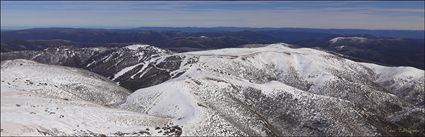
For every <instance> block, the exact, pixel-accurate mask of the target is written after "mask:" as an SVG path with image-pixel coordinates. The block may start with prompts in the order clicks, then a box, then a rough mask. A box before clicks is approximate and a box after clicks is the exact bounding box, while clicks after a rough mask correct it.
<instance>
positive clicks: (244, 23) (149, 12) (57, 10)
mask: <svg viewBox="0 0 425 137" xmlns="http://www.w3.org/2000/svg"><path fill="white" fill-rule="evenodd" d="M424 21H425V20H424V1H415V2H412V1H411V2H403V1H397V2H390V1H383V2H376V1H375V2H373V1H364V2H350V1H342V2H335V1H332V2H325V1H317V2H290V1H281V2H278V1H266V2H261V1H253V2H248V1H245V2H243V1H236V2H229V1H227V2H226V1H222V2H217V1H216V2H208V1H202V2H194V1H190V2H184V1H176V2H161V1H159V2H153V1H148V2H140V1H108V2H102V1H91V2H83V1H79V2H78V1H65V2H54V1H27V2H22V1H21V2H12V1H1V26H2V28H31V27H100V28H132V27H141V26H158V27H161V26H162V27H216V26H233V27H303V28H358V29H391V30H395V29H397V30H424Z"/></svg>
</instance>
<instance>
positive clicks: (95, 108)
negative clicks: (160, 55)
mask: <svg viewBox="0 0 425 137" xmlns="http://www.w3.org/2000/svg"><path fill="white" fill-rule="evenodd" d="M128 95H129V91H128V90H126V89H124V88H122V87H119V86H117V85H116V84H115V83H114V82H112V81H110V80H109V79H106V78H103V77H102V76H99V75H98V74H95V73H93V72H89V71H87V70H82V69H76V68H69V67H62V66H55V65H45V64H40V63H37V62H34V61H28V60H9V61H3V62H1V135H2V136H9V135H13V136H16V135H23V136H34V135H54V136H58V135H68V136H69V135H101V134H104V135H124V134H129V135H149V134H151V135H163V133H161V134H159V133H158V131H167V130H171V129H173V128H171V127H168V129H167V127H166V126H164V125H168V126H173V125H171V123H170V122H171V121H170V119H168V118H163V117H154V116H148V115H145V114H140V113H135V112H130V111H125V110H120V109H116V108H113V106H115V105H117V104H119V103H121V102H122V101H124V100H125V99H126V97H127V96H128ZM156 127H164V129H156V130H155V128H156ZM149 130H151V131H149ZM171 133H173V134H174V132H170V133H168V134H171Z"/></svg>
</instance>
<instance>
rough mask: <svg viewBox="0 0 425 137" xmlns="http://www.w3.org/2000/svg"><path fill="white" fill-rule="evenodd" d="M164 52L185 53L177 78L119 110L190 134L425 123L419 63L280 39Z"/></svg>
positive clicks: (338, 130) (334, 131)
mask: <svg viewBox="0 0 425 137" xmlns="http://www.w3.org/2000/svg"><path fill="white" fill-rule="evenodd" d="M170 57H180V58H186V59H184V60H183V61H182V62H181V63H180V67H179V69H177V70H174V71H171V73H170V74H179V76H177V77H176V78H174V79H171V80H168V81H166V82H164V83H162V84H159V85H156V86H152V87H149V88H143V89H139V90H137V91H136V92H134V93H133V94H131V95H130V96H129V97H128V99H127V102H126V103H124V104H122V105H121V107H122V108H124V109H129V110H132V111H136V112H141V113H147V114H151V115H161V116H167V117H171V118H173V119H174V120H175V123H179V124H183V125H188V126H190V128H189V129H193V130H191V131H186V132H190V134H193V135H202V134H208V135H335V136H337V135H357V136H369V135H390V134H396V133H391V132H389V131H388V128H399V127H406V128H412V129H418V130H419V129H420V126H422V125H424V122H425V119H424V117H423V114H425V111H424V108H423V104H424V100H423V96H424V95H425V94H424V83H423V82H424V72H423V71H422V70H419V69H415V68H410V67H383V66H378V65H374V64H368V63H358V62H354V61H350V60H347V59H344V58H341V57H338V56H335V55H332V54H329V53H326V52H323V51H318V50H313V49H305V48H300V49H294V48H289V47H288V45H287V44H272V45H269V46H267V47H262V48H234V49H221V50H210V51H199V52H187V53H180V54H173V55H169V56H164V57H162V58H164V59H162V60H165V59H166V58H170ZM159 60H161V59H159ZM161 63H163V62H156V63H154V64H161ZM164 63H167V62H164ZM180 73H183V74H180ZM124 74H125V73H124ZM401 115H403V116H402V117H404V119H403V118H402V119H400V118H399V116H401ZM396 117H398V118H396ZM417 119H419V120H417ZM406 120H407V121H415V122H414V124H412V123H409V124H406V123H404V124H403V123H402V122H403V121H406ZM185 127H187V126H185ZM212 127H226V128H225V129H220V128H212ZM385 128H387V129H385ZM421 132H422V133H423V130H421Z"/></svg>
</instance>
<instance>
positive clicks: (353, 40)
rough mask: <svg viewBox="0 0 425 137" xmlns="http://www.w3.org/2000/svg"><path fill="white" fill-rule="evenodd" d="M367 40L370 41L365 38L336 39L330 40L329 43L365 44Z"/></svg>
mask: <svg viewBox="0 0 425 137" xmlns="http://www.w3.org/2000/svg"><path fill="white" fill-rule="evenodd" d="M367 40H368V39H367V38H364V37H336V38H333V39H331V40H329V42H331V43H332V44H335V43H337V42H343V41H345V42H358V43H363V42H366V41H367Z"/></svg>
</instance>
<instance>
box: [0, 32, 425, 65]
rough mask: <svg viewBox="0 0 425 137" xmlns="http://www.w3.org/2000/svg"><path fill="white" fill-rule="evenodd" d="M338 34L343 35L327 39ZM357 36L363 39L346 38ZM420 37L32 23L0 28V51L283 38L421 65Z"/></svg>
mask: <svg viewBox="0 0 425 137" xmlns="http://www.w3.org/2000/svg"><path fill="white" fill-rule="evenodd" d="M393 34H394V35H393ZM385 35H393V37H387V36H385ZM338 37H339V38H342V39H341V40H339V41H338V42H330V41H331V40H332V39H334V38H338ZM356 37H359V38H364V39H366V40H364V41H356V40H354V41H353V40H349V39H350V38H356ZM344 38H346V39H344ZM423 38H424V37H423V31H392V30H391V31H390V30H382V31H380V30H376V31H375V30H374V31H372V30H348V29H347V30H338V29H298V28H282V29H278V28H237V27H216V28H196V27H194V28H191V27H188V28H167V27H141V28H134V29H84V28H35V29H25V30H14V31H2V32H1V44H0V45H1V52H11V51H21V50H43V49H46V48H55V47H76V48H86V47H124V46H127V45H131V44H148V45H154V46H156V47H159V48H164V49H169V50H172V51H175V52H186V51H199V50H210V49H221V48H234V47H241V46H243V45H247V44H271V43H279V42H285V43H290V44H293V45H295V46H298V47H309V48H319V49H322V50H327V51H331V52H335V53H336V54H342V55H346V56H347V57H349V58H351V59H353V60H356V61H363V62H371V63H378V64H382V65H388V66H412V67H416V68H420V69H424V55H425V54H424V46H423V45H424V39H423Z"/></svg>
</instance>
